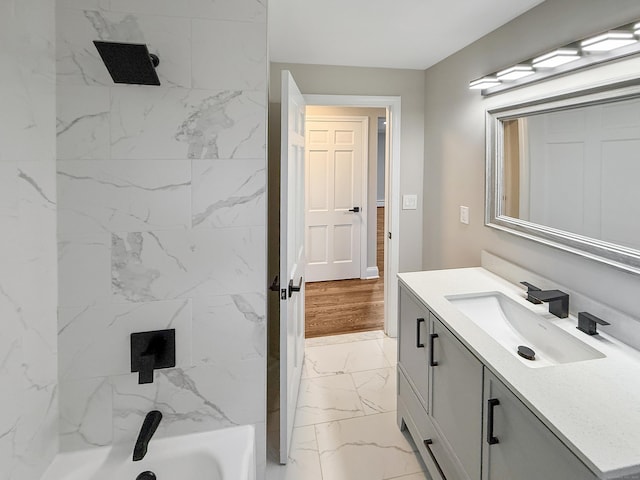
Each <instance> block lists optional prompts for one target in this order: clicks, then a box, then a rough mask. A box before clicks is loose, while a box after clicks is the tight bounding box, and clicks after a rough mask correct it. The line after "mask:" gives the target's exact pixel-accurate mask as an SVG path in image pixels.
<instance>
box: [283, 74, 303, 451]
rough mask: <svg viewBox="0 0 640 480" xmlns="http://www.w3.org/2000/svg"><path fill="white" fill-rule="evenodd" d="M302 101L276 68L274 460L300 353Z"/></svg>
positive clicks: (288, 416) (290, 416) (292, 404)
mask: <svg viewBox="0 0 640 480" xmlns="http://www.w3.org/2000/svg"><path fill="white" fill-rule="evenodd" d="M304 123H305V102H304V98H303V97H302V94H301V93H300V90H299V89H298V87H297V85H296V84H295V82H294V80H293V77H292V76H291V73H289V72H288V71H283V72H282V139H281V173H280V182H281V183H280V192H281V193H280V279H281V280H280V282H281V283H280V463H282V464H285V463H287V458H288V455H289V449H290V447H291V435H292V433H293V423H294V417H295V412H296V404H297V401H298V390H299V388H300V377H301V374H302V360H303V358H304V280H303V277H304V268H305V253H304V252H305V249H304Z"/></svg>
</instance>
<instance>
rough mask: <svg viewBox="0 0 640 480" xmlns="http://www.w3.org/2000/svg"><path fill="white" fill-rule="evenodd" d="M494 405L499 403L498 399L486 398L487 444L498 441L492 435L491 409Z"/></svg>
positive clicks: (498, 441)
mask: <svg viewBox="0 0 640 480" xmlns="http://www.w3.org/2000/svg"><path fill="white" fill-rule="evenodd" d="M496 405H500V400H498V399H497V398H490V399H489V400H487V443H488V444H489V445H495V444H496V443H500V440H498V438H497V437H494V436H493V409H494V408H495V406H496Z"/></svg>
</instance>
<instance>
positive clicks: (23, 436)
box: [0, 0, 58, 480]
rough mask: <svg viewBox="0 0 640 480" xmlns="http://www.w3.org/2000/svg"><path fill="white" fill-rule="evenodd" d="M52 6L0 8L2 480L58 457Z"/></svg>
mask: <svg viewBox="0 0 640 480" xmlns="http://www.w3.org/2000/svg"><path fill="white" fill-rule="evenodd" d="M54 45H55V16H54V2H53V0H29V1H25V0H4V1H2V2H0V70H1V72H2V74H1V75H0V326H1V331H0V479H1V480H37V479H38V478H40V476H41V475H42V473H43V472H44V470H45V468H46V467H47V466H48V465H49V463H50V462H51V460H52V459H53V457H54V456H55V454H56V452H57V450H58V433H57V422H58V397H57V383H58V382H57V362H56V350H57V322H56V295H57V280H56V277H57V275H56V260H57V252H56V182H55V178H56V176H55V141H56V136H55V134H56V130H55V129H56V123H55V120H56V119H55V61H54V58H55V52H54Z"/></svg>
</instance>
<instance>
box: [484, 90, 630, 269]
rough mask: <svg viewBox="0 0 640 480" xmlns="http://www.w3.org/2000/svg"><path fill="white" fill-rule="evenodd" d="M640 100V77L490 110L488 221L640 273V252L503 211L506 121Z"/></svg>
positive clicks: (489, 223)
mask: <svg viewBox="0 0 640 480" xmlns="http://www.w3.org/2000/svg"><path fill="white" fill-rule="evenodd" d="M633 98H640V80H633V81H628V82H620V83H612V84H609V85H602V86H599V87H595V88H590V89H586V90H578V91H576V92H572V93H569V94H564V95H556V96H550V97H544V98H540V99H537V100H534V101H529V102H526V103H520V104H515V105H508V106H502V107H498V108H494V109H491V110H487V112H486V124H485V131H486V164H485V167H486V172H485V225H486V226H488V227H491V228H496V229H498V230H502V231H505V232H509V233H511V234H514V235H517V236H519V237H524V238H527V239H529V240H533V241H535V242H538V243H542V244H544V245H548V246H551V247H554V248H558V249H561V250H564V251H567V252H571V253H574V254H577V255H580V256H582V257H585V258H589V259H591V260H595V261H598V262H602V263H605V264H607V265H610V266H613V267H615V268H618V269H621V270H625V271H627V272H632V273H636V274H640V250H635V249H632V248H629V247H624V246H621V245H616V244H614V243H609V242H604V241H602V240H597V239H594V238H590V237H585V236H582V235H578V234H575V233H571V232H567V231H564V230H559V229H556V228H551V227H548V226H545V225H540V224H537V223H532V222H529V221H526V220H520V219H518V218H514V217H509V216H506V215H502V214H501V213H500V212H502V211H504V210H503V201H502V189H501V187H502V185H503V184H504V183H503V175H502V173H503V168H502V167H503V162H504V151H503V147H504V137H503V124H502V122H503V121H506V120H513V119H516V118H518V117H522V116H527V115H533V114H539V113H545V112H552V111H559V110H567V109H571V108H575V107H580V106H588V105H597V104H602V103H608V102H612V101H621V100H628V99H633Z"/></svg>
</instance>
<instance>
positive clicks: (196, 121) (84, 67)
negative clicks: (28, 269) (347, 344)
mask: <svg viewBox="0 0 640 480" xmlns="http://www.w3.org/2000/svg"><path fill="white" fill-rule="evenodd" d="M57 22H58V39H57V79H58V95H57V98H58V109H57V117H58V145H57V155H58V161H57V164H58V198H59V207H60V208H59V214H58V229H59V249H60V255H59V257H60V259H59V262H60V263H59V266H60V293H59V365H60V410H61V422H60V433H61V443H62V448H63V449H65V450H73V449H79V448H86V447H90V446H98V445H106V444H110V443H112V442H114V443H115V442H121V441H131V440H132V439H134V438H135V437H136V435H137V433H138V429H139V427H140V425H141V423H142V419H143V417H144V415H145V414H146V413H147V412H148V411H150V410H152V409H154V408H157V409H159V410H160V411H162V412H163V414H164V417H163V419H162V422H161V424H160V427H159V430H158V434H159V435H161V436H162V435H175V434H183V433H191V432H196V431H204V430H214V429H218V428H222V427H227V426H230V425H236V424H253V425H256V427H257V438H258V441H257V447H258V466H259V471H260V472H262V471H263V470H264V466H265V453H264V447H265V421H266V414H265V410H266V409H265V404H266V394H265V390H266V296H265V284H266V278H265V277H266V257H265V255H266V232H265V229H266V203H265V191H266V152H265V142H266V116H267V110H266V107H267V104H266V93H267V48H266V47H267V42H266V5H265V2H262V1H258V0H221V1H216V2H171V1H169V2H157V1H156V0H133V1H131V0H110V1H109V2H81V1H71V0H68V1H65V2H58V8H57ZM94 39H103V40H111V41H133V42H144V43H148V45H149V48H150V50H151V52H153V53H156V54H158V56H159V57H160V66H159V67H158V70H157V71H158V74H159V76H160V81H161V83H162V86H160V87H145V86H131V85H115V84H114V83H113V82H112V81H111V79H110V77H109V75H108V73H107V70H106V69H105V67H104V64H103V63H102V62H101V60H100V58H99V57H98V55H97V52H96V51H95V49H94V48H93V45H92V43H91V41H92V40H94ZM162 328H175V329H176V368H172V369H165V370H160V371H158V372H156V374H155V381H154V383H152V384H148V385H139V384H138V383H137V374H131V373H130V363H129V335H130V333H132V332H135V331H145V330H156V329H162ZM260 476H261V475H260Z"/></svg>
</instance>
